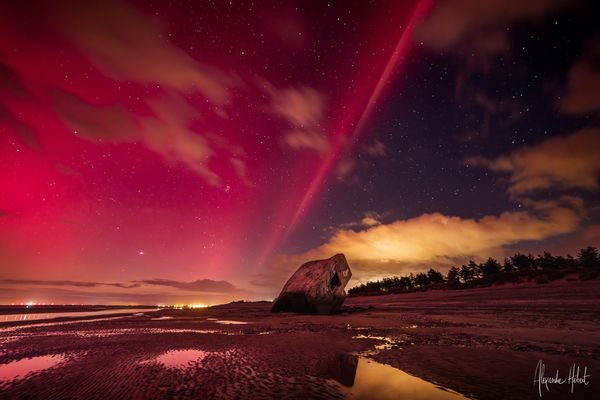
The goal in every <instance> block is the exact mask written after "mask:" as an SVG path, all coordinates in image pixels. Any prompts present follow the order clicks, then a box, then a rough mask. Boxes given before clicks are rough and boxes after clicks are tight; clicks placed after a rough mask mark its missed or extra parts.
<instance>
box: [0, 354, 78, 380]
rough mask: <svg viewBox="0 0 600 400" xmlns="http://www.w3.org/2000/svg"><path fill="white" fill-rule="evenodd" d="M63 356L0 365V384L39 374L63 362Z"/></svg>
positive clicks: (27, 359)
mask: <svg viewBox="0 0 600 400" xmlns="http://www.w3.org/2000/svg"><path fill="white" fill-rule="evenodd" d="M65 359H66V356H65V355H64V354H51V355H47V356H39V357H32V358H23V359H21V360H16V361H11V362H9V363H7V364H0V382H9V381H12V380H15V379H23V378H25V377H26V376H27V375H28V374H31V373H35V372H40V371H43V370H45V369H48V368H51V367H54V366H55V365H57V364H59V363H61V362H63V361H65Z"/></svg>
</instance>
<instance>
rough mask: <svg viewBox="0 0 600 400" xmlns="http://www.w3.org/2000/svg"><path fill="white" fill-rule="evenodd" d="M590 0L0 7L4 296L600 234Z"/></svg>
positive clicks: (244, 290)
mask: <svg viewBox="0 0 600 400" xmlns="http://www.w3.org/2000/svg"><path fill="white" fill-rule="evenodd" d="M599 20H600V7H597V5H594V2H593V1H589V2H585V1H564V0H529V1H521V0H447V1H439V2H435V1H430V0H417V1H346V0H344V1H337V2H336V1H313V2H300V1H273V2H251V1H243V2H242V1H231V2H227V1H214V2H212V1H139V2H138V1H135V2H122V1H86V2H80V1H60V2H56V1H29V2H23V1H19V2H17V1H5V2H2V4H1V5H0V160H1V161H2V168H0V303H9V304H10V303H22V302H29V301H33V302H45V303H51V302H53V303H69V304H70V303H103V304H108V303H111V304H120V303H130V304H133V303H137V304H139V303H144V304H158V303H185V304H188V303H207V304H213V303H219V302H224V301H229V300H235V299H270V298H272V297H273V296H274V295H276V294H277V293H278V291H279V289H280V288H281V286H282V284H283V283H284V282H285V280H286V279H287V277H288V276H289V275H290V274H291V272H293V270H294V269H295V268H297V267H298V266H299V265H300V264H301V263H303V262H304V261H307V260H310V259H314V258H325V257H330V256H331V255H333V254H335V253H338V252H343V253H345V254H346V256H347V258H348V260H349V262H350V266H351V268H352V270H353V274H354V278H353V281H352V282H351V283H350V286H353V285H354V284H356V283H358V282H361V281H364V280H368V279H373V278H379V277H382V276H388V275H395V274H404V273H407V272H416V271H420V270H424V269H428V268H429V267H430V266H434V267H436V268H439V269H440V270H442V271H445V270H447V269H448V268H449V267H450V266H451V265H455V264H460V263H462V262H464V261H465V260H468V259H470V258H472V259H475V260H482V259H487V257H489V256H493V257H496V258H498V259H500V260H502V259H503V257H504V256H506V255H509V254H512V253H514V252H516V251H521V252H532V253H534V254H535V253H537V252H541V251H544V250H549V251H552V252H554V253H558V254H565V253H567V252H570V253H572V254H575V253H576V252H577V250H578V249H579V248H581V247H584V246H588V245H596V246H597V245H599V244H600V208H599V206H600V197H598V189H599V185H598V184H599V182H598V175H599V174H600V127H599V122H600V118H599V117H600V26H599V25H598V23H597V21H599Z"/></svg>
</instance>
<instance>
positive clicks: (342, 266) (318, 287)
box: [271, 254, 352, 314]
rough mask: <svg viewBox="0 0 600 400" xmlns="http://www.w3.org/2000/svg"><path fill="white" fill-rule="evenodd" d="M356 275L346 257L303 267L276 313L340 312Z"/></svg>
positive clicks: (286, 289) (284, 292)
mask: <svg viewBox="0 0 600 400" xmlns="http://www.w3.org/2000/svg"><path fill="white" fill-rule="evenodd" d="M351 276H352V272H350V267H349V266H348V262H347V261H346V257H344V255H343V254H336V255H335V256H333V257H331V258H329V259H327V260H316V261H309V262H307V263H305V264H303V265H302V266H301V267H300V268H298V270H297V271H296V272H295V273H294V275H292V277H291V278H290V279H289V280H288V281H287V283H286V284H285V286H284V287H283V289H282V290H281V293H280V294H279V297H277V299H276V300H275V302H274V303H273V307H272V308H271V311H272V312H280V311H293V312H299V313H310V314H331V313H334V312H337V311H339V310H340V308H341V306H342V303H343V302H344V299H345V298H346V292H345V291H344V288H345V287H346V284H347V283H348V281H349V280H350V277H351Z"/></svg>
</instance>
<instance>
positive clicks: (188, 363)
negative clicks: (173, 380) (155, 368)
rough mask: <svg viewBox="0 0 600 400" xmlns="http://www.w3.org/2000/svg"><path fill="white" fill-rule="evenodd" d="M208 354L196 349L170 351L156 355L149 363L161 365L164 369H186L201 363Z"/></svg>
mask: <svg viewBox="0 0 600 400" xmlns="http://www.w3.org/2000/svg"><path fill="white" fill-rule="evenodd" d="M207 354H208V353H207V352H206V351H202V350H197V349H182V350H171V351H167V352H165V353H162V354H160V355H158V356H157V357H156V358H155V359H153V360H150V362H157V363H159V364H162V365H163V366H164V367H165V368H174V369H187V368H190V367H193V366H194V364H197V363H199V362H201V361H202V360H203V359H204V357H206V355H207Z"/></svg>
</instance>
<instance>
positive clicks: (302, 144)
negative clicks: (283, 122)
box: [283, 129, 329, 155]
mask: <svg viewBox="0 0 600 400" xmlns="http://www.w3.org/2000/svg"><path fill="white" fill-rule="evenodd" d="M283 140H284V142H285V143H286V144H287V145H288V146H290V147H291V148H292V149H295V150H301V149H311V150H314V151H316V152H317V153H319V154H321V155H323V154H325V153H327V151H328V150H329V142H327V139H325V137H323V135H322V134H320V133H318V132H314V131H306V130H303V129H298V130H293V131H288V132H287V133H286V134H285V136H284V139H283Z"/></svg>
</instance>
